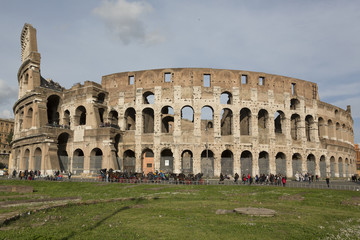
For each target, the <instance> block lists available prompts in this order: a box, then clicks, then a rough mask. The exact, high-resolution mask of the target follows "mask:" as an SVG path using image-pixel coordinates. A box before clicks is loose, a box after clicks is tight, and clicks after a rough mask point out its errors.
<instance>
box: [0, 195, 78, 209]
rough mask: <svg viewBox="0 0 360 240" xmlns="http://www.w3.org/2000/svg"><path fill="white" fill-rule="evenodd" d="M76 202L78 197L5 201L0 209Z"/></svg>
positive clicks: (0, 203) (0, 205) (0, 204)
mask: <svg viewBox="0 0 360 240" xmlns="http://www.w3.org/2000/svg"><path fill="white" fill-rule="evenodd" d="M68 200H71V201H76V200H81V198H79V197H60V198H48V199H24V200H15V201H6V202H0V207H2V208H4V207H14V206H26V205H33V204H36V203H40V204H42V203H51V202H62V201H68Z"/></svg>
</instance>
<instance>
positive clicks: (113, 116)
mask: <svg viewBox="0 0 360 240" xmlns="http://www.w3.org/2000/svg"><path fill="white" fill-rule="evenodd" d="M109 122H110V126H112V127H119V114H118V112H117V111H115V110H111V111H110V112H109Z"/></svg>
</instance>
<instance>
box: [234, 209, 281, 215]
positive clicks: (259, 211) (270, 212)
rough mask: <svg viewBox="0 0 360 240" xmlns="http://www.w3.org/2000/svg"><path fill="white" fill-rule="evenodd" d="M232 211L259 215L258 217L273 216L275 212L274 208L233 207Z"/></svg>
mask: <svg viewBox="0 0 360 240" xmlns="http://www.w3.org/2000/svg"><path fill="white" fill-rule="evenodd" d="M234 211H235V212H236V213H240V214H245V215H251V216H259V217H273V216H275V214H276V211H275V210H272V209H267V208H251V207H247V208H235V209H234Z"/></svg>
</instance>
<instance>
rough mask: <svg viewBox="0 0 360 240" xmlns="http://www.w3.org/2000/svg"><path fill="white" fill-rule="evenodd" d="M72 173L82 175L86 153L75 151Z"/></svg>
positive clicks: (79, 150)
mask: <svg viewBox="0 0 360 240" xmlns="http://www.w3.org/2000/svg"><path fill="white" fill-rule="evenodd" d="M72 171H73V173H74V174H80V173H82V172H84V152H83V150H81V149H80V148H78V149H76V150H75V151H74V154H73V162H72Z"/></svg>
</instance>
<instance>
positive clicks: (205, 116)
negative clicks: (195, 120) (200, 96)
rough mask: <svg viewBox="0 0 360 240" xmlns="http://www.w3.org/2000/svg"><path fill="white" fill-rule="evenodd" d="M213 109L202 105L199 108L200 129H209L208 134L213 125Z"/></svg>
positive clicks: (211, 130)
mask: <svg viewBox="0 0 360 240" xmlns="http://www.w3.org/2000/svg"><path fill="white" fill-rule="evenodd" d="M213 121H214V110H213V109H212V107H210V106H204V107H203V108H201V130H202V129H204V130H206V131H208V132H209V131H210V132H209V134H210V136H211V135H212V133H213V131H214V130H213V126H214V122H213Z"/></svg>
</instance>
